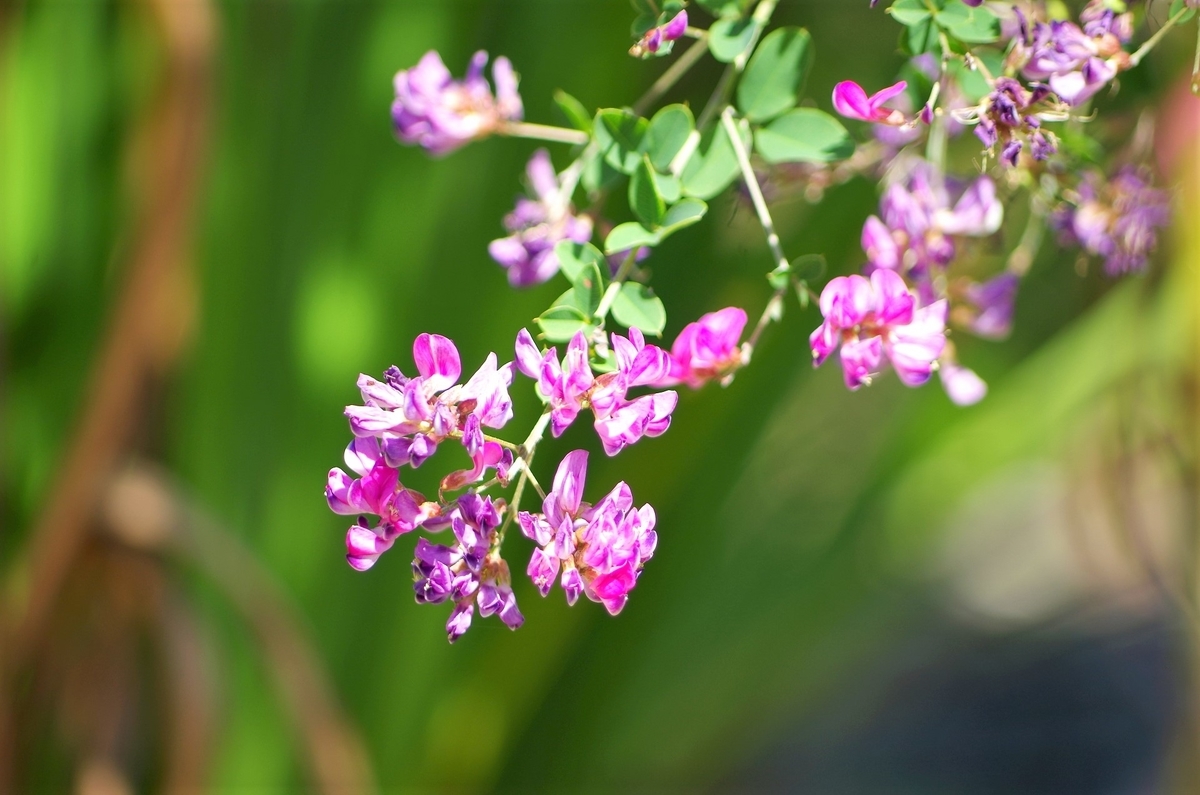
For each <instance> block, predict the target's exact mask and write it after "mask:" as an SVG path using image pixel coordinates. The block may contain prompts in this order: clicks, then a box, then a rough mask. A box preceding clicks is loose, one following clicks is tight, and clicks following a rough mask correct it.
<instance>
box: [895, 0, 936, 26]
mask: <svg viewBox="0 0 1200 795" xmlns="http://www.w3.org/2000/svg"><path fill="white" fill-rule="evenodd" d="M888 13H889V14H891V15H892V18H893V19H895V20H896V21H897V22H899V23H900V24H901V25H904V26H905V27H909V28H911V27H912V26H913V25H920V24H921V23H922V22H925V21H927V20H928V19H929V17H930V11H929V6H927V5H925V3H924V0H896V2H895V3H893V4H892V7H891V8H889V9H888Z"/></svg>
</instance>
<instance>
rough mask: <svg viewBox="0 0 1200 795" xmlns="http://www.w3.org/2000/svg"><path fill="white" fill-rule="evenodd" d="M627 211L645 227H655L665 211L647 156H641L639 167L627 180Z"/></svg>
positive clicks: (665, 207)
mask: <svg viewBox="0 0 1200 795" xmlns="http://www.w3.org/2000/svg"><path fill="white" fill-rule="evenodd" d="M629 209H631V210H633V214H634V215H636V216H637V217H638V219H639V220H641V222H642V223H644V224H645V225H646V226H649V227H651V228H655V227H657V226H658V225H659V224H660V223H661V222H662V218H663V214H664V213H666V211H667V204H666V202H664V201H663V197H662V194H661V193H659V192H658V183H657V182H656V181H655V179H654V166H653V165H651V164H650V157H649V155H642V162H641V165H639V166H638V168H637V170H636V171H634V172H633V178H632V179H630V180H629Z"/></svg>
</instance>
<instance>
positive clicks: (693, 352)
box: [656, 306, 746, 389]
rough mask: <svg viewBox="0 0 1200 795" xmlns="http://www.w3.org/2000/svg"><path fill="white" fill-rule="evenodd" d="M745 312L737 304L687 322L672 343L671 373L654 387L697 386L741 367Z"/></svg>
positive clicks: (722, 376)
mask: <svg viewBox="0 0 1200 795" xmlns="http://www.w3.org/2000/svg"><path fill="white" fill-rule="evenodd" d="M745 328H746V311H745V310H744V309H741V308H739V307H736V306H730V307H726V308H725V309H722V310H720V311H717V312H709V313H708V314H707V315H704V316H703V317H701V318H700V319H699V320H697V321H695V322H692V323H688V324H687V325H686V326H684V327H683V331H681V332H679V336H678V337H676V338H675V343H674V344H673V345H671V367H670V372H668V374H667V375H666V376H665V377H664V378H662V379H660V380H659V381H658V382H656V386H674V385H676V384H687V385H688V386H690V387H691V388H692V389H699V388H700V387H702V386H704V385H705V384H706V383H708V382H709V381H710V380H712V379H714V378H725V377H726V376H728V375H730V374H731V373H733V372H734V371H735V370H737V369H738V368H739V367H741V366H742V359H743V354H742V348H741V345H740V341H741V338H742V331H743V330H744V329H745Z"/></svg>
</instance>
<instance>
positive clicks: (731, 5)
mask: <svg viewBox="0 0 1200 795" xmlns="http://www.w3.org/2000/svg"><path fill="white" fill-rule="evenodd" d="M695 3H696V5H698V6H700V7H701V8H703V9H704V10H705V11H707V12H708V13H710V14H712V15H713V16H714V17H728V16H736V15H740V14H741V13H742V12H743V11H745V10H746V5H747V4H746V2H745V0H695Z"/></svg>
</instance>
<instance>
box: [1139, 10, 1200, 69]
mask: <svg viewBox="0 0 1200 795" xmlns="http://www.w3.org/2000/svg"><path fill="white" fill-rule="evenodd" d="M1190 10H1192V9H1190V8H1188V7H1186V6H1185V7H1183V8H1181V9H1179V13H1177V14H1176V15H1175V16H1173V17H1171V18H1170V19H1168V20H1167V21H1166V22H1165V23H1164V24H1163V26H1162V27H1161V28H1159V29H1158V30H1157V31H1156V32H1155V34H1154V35H1153V36H1151V37H1150V38H1148V39H1146V43H1145V44H1143V45H1142V46H1141V47H1138V49H1137V52H1135V53H1134V54H1133V55H1131V56H1129V66H1130V68H1133V67H1135V66H1137V65H1138V64H1140V63H1141V62H1142V59H1143V58H1145V57H1146V56H1147V55H1148V54H1149V53H1150V51H1151V50H1153V49H1154V48H1155V46H1156V45H1157V44H1158V43H1159V42H1160V41H1162V38H1163V36H1165V35H1167V31H1169V30H1170V29H1171V28H1173V27H1175V25H1176V24H1178V22H1179V20H1180V19H1182V18H1183V15H1184V14H1186V13H1187V12H1188V11H1190Z"/></svg>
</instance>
